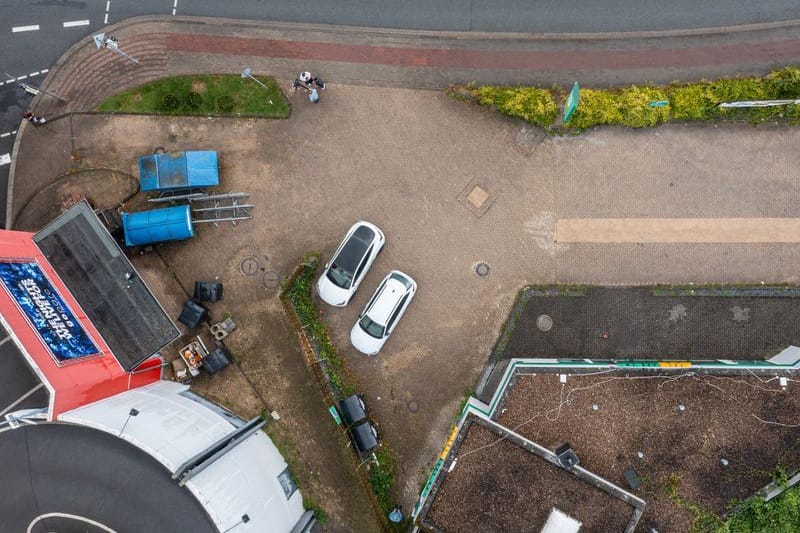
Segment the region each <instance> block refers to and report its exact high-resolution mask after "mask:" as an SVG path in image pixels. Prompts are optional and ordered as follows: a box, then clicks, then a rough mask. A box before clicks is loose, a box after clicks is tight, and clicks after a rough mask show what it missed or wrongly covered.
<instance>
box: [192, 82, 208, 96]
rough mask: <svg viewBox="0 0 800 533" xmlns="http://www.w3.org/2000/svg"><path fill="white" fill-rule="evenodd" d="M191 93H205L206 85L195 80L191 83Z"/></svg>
mask: <svg viewBox="0 0 800 533" xmlns="http://www.w3.org/2000/svg"><path fill="white" fill-rule="evenodd" d="M192 91H194V92H196V93H200V94H202V93H204V92H206V84H205V83H203V82H202V81H199V80H196V81H193V82H192Z"/></svg>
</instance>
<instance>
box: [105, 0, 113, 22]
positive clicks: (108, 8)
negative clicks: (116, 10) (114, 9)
mask: <svg viewBox="0 0 800 533" xmlns="http://www.w3.org/2000/svg"><path fill="white" fill-rule="evenodd" d="M110 9H111V0H106V16H105V18H104V19H103V24H108V11H109V10H110Z"/></svg>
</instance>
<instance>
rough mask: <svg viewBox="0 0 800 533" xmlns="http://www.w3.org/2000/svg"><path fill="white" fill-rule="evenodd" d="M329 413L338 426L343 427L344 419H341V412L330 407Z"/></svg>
mask: <svg viewBox="0 0 800 533" xmlns="http://www.w3.org/2000/svg"><path fill="white" fill-rule="evenodd" d="M328 412H329V413H330V414H331V416H332V417H333V419H334V420H335V421H336V425H337V426H341V425H342V419H341V418H340V417H339V412H338V411H336V407H334V406H332V405H331V406H330V407H328Z"/></svg>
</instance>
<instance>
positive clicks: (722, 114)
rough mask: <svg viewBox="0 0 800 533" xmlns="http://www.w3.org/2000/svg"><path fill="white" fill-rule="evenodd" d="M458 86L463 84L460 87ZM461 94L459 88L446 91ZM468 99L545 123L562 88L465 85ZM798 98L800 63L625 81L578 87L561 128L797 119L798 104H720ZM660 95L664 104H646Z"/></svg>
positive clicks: (561, 95) (550, 119)
mask: <svg viewBox="0 0 800 533" xmlns="http://www.w3.org/2000/svg"><path fill="white" fill-rule="evenodd" d="M462 89H463V88H462ZM451 94H453V95H458V97H460V98H463V94H465V91H464V90H459V91H451ZM466 94H471V96H472V100H473V101H474V102H477V103H479V104H481V105H485V106H491V107H493V108H495V109H496V110H497V111H498V112H500V113H502V114H504V115H509V116H512V117H518V118H521V119H523V120H526V121H527V122H529V123H531V124H533V125H536V126H539V127H541V128H545V129H551V128H552V124H553V122H554V120H555V118H556V117H557V116H558V110H559V103H558V102H559V100H560V101H561V104H562V105H563V100H564V98H565V97H566V94H567V92H566V91H565V90H564V89H560V88H557V87H554V88H553V89H552V90H548V89H539V88H535V87H496V86H485V87H478V88H472V87H467V88H466ZM795 98H800V67H796V66H791V67H785V68H781V69H778V70H775V71H773V72H771V73H770V74H768V75H767V76H765V77H763V78H755V77H746V78H721V79H718V80H714V81H701V82H699V83H689V84H677V83H673V84H670V85H668V86H666V87H653V86H636V85H633V86H630V87H625V88H620V89H609V90H601V89H585V88H584V89H581V94H580V103H579V104H578V107H577V108H576V109H575V113H574V114H573V115H572V118H571V119H570V121H569V122H568V123H567V124H566V125H564V126H563V127H562V128H560V129H561V130H562V131H563V130H567V131H580V130H584V129H586V128H591V127H593V126H601V125H619V126H627V127H630V128H646V127H650V126H656V125H658V124H662V123H664V122H669V121H670V120H675V121H688V120H698V121H701V120H702V121H712V120H716V119H725V120H734V121H743V122H752V123H759V122H764V121H767V120H770V121H783V122H788V123H790V124H797V123H800V106H797V105H791V104H790V105H783V106H772V107H757V108H721V107H719V104H720V103H722V102H733V101H742V100H774V99H795ZM663 100H666V101H667V102H668V105H666V106H654V107H651V106H650V105H649V104H650V103H651V102H654V101H663Z"/></svg>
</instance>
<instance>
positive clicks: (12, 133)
mask: <svg viewBox="0 0 800 533" xmlns="http://www.w3.org/2000/svg"><path fill="white" fill-rule="evenodd" d="M16 134H17V130H14V131H7V132H5V133H0V139H5V138H6V137H11V136H12V135H16Z"/></svg>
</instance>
